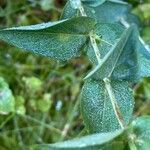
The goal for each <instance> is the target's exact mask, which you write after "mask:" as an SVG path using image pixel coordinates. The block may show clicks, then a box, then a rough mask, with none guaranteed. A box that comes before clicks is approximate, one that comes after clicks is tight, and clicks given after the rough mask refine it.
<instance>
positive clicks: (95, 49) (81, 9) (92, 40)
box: [79, 5, 101, 64]
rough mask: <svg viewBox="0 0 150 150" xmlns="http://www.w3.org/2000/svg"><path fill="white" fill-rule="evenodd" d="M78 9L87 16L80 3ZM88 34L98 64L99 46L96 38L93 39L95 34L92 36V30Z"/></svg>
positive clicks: (99, 59)
mask: <svg viewBox="0 0 150 150" xmlns="http://www.w3.org/2000/svg"><path fill="white" fill-rule="evenodd" d="M79 11H80V14H81V16H86V17H87V14H86V12H85V11H84V8H83V6H82V5H80V7H79ZM89 36H90V42H91V45H92V47H93V50H94V53H95V56H96V58H97V61H98V64H100V63H101V55H100V52H99V48H98V45H97V43H96V39H95V36H94V34H93V32H91V33H90V34H89Z"/></svg>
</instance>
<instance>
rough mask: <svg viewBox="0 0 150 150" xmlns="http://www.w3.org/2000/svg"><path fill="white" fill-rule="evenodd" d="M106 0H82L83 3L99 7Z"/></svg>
mask: <svg viewBox="0 0 150 150" xmlns="http://www.w3.org/2000/svg"><path fill="white" fill-rule="evenodd" d="M105 1H106V0H82V2H83V4H85V5H89V6H92V7H97V6H99V5H101V4H103V3H104V2H105Z"/></svg>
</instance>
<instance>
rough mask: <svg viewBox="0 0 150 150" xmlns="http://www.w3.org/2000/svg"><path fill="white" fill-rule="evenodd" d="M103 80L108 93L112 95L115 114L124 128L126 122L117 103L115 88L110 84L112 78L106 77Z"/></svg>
mask: <svg viewBox="0 0 150 150" xmlns="http://www.w3.org/2000/svg"><path fill="white" fill-rule="evenodd" d="M103 81H104V82H105V87H106V90H107V92H108V95H109V97H110V100H111V104H112V107H113V110H114V113H115V116H116V118H117V120H118V123H119V125H120V127H121V128H122V129H124V127H125V122H124V119H123V116H122V114H121V111H120V108H119V106H118V104H117V101H116V98H115V94H114V92H113V89H112V87H111V84H110V80H109V79H108V78H104V79H103Z"/></svg>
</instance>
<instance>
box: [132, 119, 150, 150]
mask: <svg viewBox="0 0 150 150" xmlns="http://www.w3.org/2000/svg"><path fill="white" fill-rule="evenodd" d="M131 126H132V132H133V133H131V134H133V137H134V139H133V140H134V143H135V145H136V147H137V150H149V148H150V116H143V117H139V118H137V119H136V120H135V121H133V122H132V124H131Z"/></svg>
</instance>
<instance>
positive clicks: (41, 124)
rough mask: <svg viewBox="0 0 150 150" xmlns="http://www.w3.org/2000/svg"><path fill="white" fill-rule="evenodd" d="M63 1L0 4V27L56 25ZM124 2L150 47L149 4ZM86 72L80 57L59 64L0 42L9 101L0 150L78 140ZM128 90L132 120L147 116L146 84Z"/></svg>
mask: <svg viewBox="0 0 150 150" xmlns="http://www.w3.org/2000/svg"><path fill="white" fill-rule="evenodd" d="M65 2H66V1H65V0H20V1H19V0H0V28H4V27H11V26H19V25H29V24H37V23H41V22H48V21H54V20H58V19H59V17H60V13H61V11H62V9H63V7H64V4H65ZM129 2H130V3H131V4H132V5H133V10H132V12H133V13H134V14H136V15H138V16H139V18H140V20H141V35H142V37H143V38H144V40H145V41H146V43H147V44H150V13H149V12H150V1H149V0H129ZM90 67H91V66H90V64H89V63H88V61H87V59H86V57H84V56H83V57H82V58H80V59H79V58H76V59H74V60H72V61H70V62H69V63H67V64H65V63H64V64H63V65H62V64H61V65H60V64H59V62H56V61H52V60H49V59H48V58H44V57H39V56H36V55H34V54H31V53H27V52H23V51H21V50H18V49H17V48H15V47H13V48H12V46H8V45H7V44H6V43H4V42H0V77H2V78H3V79H4V80H5V81H4V80H3V79H2V78H0V80H3V83H4V84H2V85H0V97H1V93H2V91H3V90H8V91H9V92H10V90H11V91H12V93H11V92H10V93H9V94H10V95H8V101H11V103H14V101H15V103H14V105H13V104H12V105H9V106H8V105H6V107H7V108H8V109H10V110H11V113H9V111H7V112H6V110H3V112H0V150H9V149H12V147H13V149H29V147H30V145H32V144H36V143H52V142H56V141H61V140H64V139H70V138H72V137H75V136H80V134H79V132H80V131H82V129H83V128H84V126H83V121H82V117H81V115H80V111H79V100H80V96H79V91H80V89H81V87H82V83H83V81H82V78H83V77H84V76H85V74H86V72H87V70H88V69H89V68H90ZM5 82H6V83H5ZM7 84H8V85H9V87H8V85H7ZM133 88H134V89H135V98H136V103H135V104H136V107H135V113H134V114H135V117H136V116H139V115H143V114H149V115H150V109H149V107H150V79H148V78H147V79H142V80H141V81H140V83H139V84H137V85H135V86H134V87H133ZM12 110H13V112H12ZM82 133H83V132H82ZM83 134H84V133H83Z"/></svg>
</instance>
